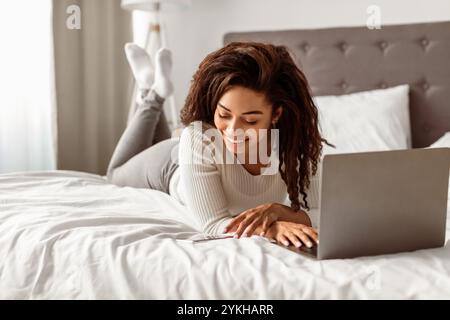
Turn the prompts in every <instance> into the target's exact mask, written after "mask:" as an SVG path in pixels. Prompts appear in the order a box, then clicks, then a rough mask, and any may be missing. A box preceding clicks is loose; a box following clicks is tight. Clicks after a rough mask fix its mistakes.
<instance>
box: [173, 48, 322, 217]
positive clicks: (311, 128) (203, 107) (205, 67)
mask: <svg viewBox="0 0 450 320" xmlns="http://www.w3.org/2000/svg"><path fill="white" fill-rule="evenodd" d="M232 86H242V87H245V88H248V89H252V90H254V91H256V92H259V93H264V94H265V96H266V99H267V101H268V102H269V103H271V104H272V106H273V110H275V107H278V106H282V107H283V112H282V114H281V117H280V118H279V120H278V123H277V126H276V128H277V129H279V138H280V140H279V142H280V143H279V144H280V146H279V158H280V163H279V169H278V170H279V172H280V175H281V177H282V179H283V180H284V182H285V183H286V185H287V191H288V194H289V199H290V201H291V208H292V209H293V210H295V211H298V210H300V202H299V194H302V196H303V202H304V203H303V207H304V208H306V209H308V210H309V206H308V202H307V200H306V198H307V195H306V190H307V189H308V188H309V186H310V179H309V178H310V176H311V175H314V174H316V172H317V166H318V162H319V161H320V156H321V154H322V141H323V142H325V143H327V144H329V143H328V142H327V141H326V140H325V139H323V138H322V137H321V135H320V132H319V127H318V111H317V108H316V106H315V104H314V101H313V99H312V95H311V93H310V88H309V85H308V82H307V80H306V77H305V75H304V74H303V72H302V71H301V70H300V69H299V68H298V67H297V65H296V64H295V62H294V60H293V59H292V57H291V55H290V53H289V52H288V49H287V48H286V47H285V46H276V45H272V44H264V43H258V42H232V43H230V44H228V45H226V46H225V47H223V48H221V49H219V50H217V51H214V52H212V53H210V54H208V55H207V56H206V58H205V59H204V60H203V61H202V62H201V63H200V65H199V68H198V70H197V72H196V73H195V74H194V76H193V79H192V81H191V87H190V90H189V94H188V96H187V98H186V102H185V105H184V107H183V109H182V110H181V114H180V119H181V122H182V124H183V125H185V126H188V125H189V124H190V123H192V122H194V121H202V122H204V123H207V124H210V125H212V126H214V113H215V111H216V108H217V104H218V102H219V100H220V98H221V97H222V95H223V94H224V93H225V92H226V91H227V90H228V89H230V88H231V87H232ZM329 145H330V144H329ZM283 163H284V164H285V168H284V171H283V170H282V169H283V168H282V166H283ZM297 168H298V169H297Z"/></svg>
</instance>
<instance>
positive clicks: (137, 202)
mask: <svg viewBox="0 0 450 320" xmlns="http://www.w3.org/2000/svg"><path fill="white" fill-rule="evenodd" d="M236 40H248V41H267V42H272V43H276V44H285V45H287V46H288V47H289V48H291V49H292V50H293V51H294V52H295V53H296V54H297V56H298V59H299V60H298V63H299V64H300V65H301V66H302V68H303V69H304V70H305V73H306V74H307V76H308V78H309V79H310V82H311V88H312V90H313V93H314V94H316V95H327V94H343V93H350V92H356V91H363V90H369V89H373V88H379V87H385V86H392V85H397V84H402V83H408V84H410V85H411V95H410V109H411V110H410V111H411V127H412V135H413V140H412V143H413V146H414V147H427V146H430V145H431V144H432V143H434V142H435V141H436V140H437V139H438V138H439V137H441V136H443V135H444V134H445V133H446V132H448V131H450V106H449V105H448V101H449V100H450V99H449V98H450V70H449V69H450V66H449V64H448V57H449V56H450V23H449V22H442V23H429V24H415V25H399V26H385V27H383V28H382V29H381V30H368V29H367V28H365V27H352V28H333V29H321V30H288V31H268V32H235V33H229V34H227V35H225V38H224V42H225V43H229V42H230V41H236ZM449 208H450V198H449V199H448V206H447V209H449ZM447 212H448V211H447ZM311 216H312V220H313V224H316V223H317V219H318V216H319V210H312V211H311ZM449 218H450V215H449V214H447V229H446V230H447V233H446V244H445V246H444V247H442V248H436V249H427V250H419V251H415V252H407V253H399V254H390V255H381V256H374V257H360V258H355V259H336V260H325V261H315V260H312V259H310V258H308V257H306V256H303V255H298V254H296V253H294V252H292V251H290V250H287V249H286V248H283V247H281V246H278V245H275V244H273V243H271V242H270V241H268V240H267V239H265V238H262V237H259V236H254V237H251V238H241V239H217V240H211V241H204V242H197V243H193V242H191V241H190V240H189V239H192V238H193V237H195V236H197V235H198V234H199V233H198V232H197V231H196V230H198V229H197V226H196V225H195V222H193V221H192V220H191V218H190V217H189V215H188V213H187V211H186V209H185V208H184V207H183V206H182V205H181V204H179V203H178V202H176V201H174V199H172V198H171V197H170V196H169V195H167V194H165V193H162V192H159V191H156V190H147V189H137V188H131V187H119V186H115V185H112V184H109V183H108V182H107V181H106V180H105V177H104V176H100V175H95V174H89V173H84V172H76V171H65V170H57V171H45V172H44V171H36V172H16V173H10V174H3V175H0V298H1V299H243V300H246V299H433V298H437V299H440V298H450V244H449V242H448V238H449V236H450V230H449V229H450V223H449Z"/></svg>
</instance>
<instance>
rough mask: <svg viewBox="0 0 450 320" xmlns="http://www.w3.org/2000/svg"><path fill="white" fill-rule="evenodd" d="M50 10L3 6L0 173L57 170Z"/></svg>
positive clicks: (46, 5) (25, 2)
mask: <svg viewBox="0 0 450 320" xmlns="http://www.w3.org/2000/svg"><path fill="white" fill-rule="evenodd" d="M51 9H52V3H51V0H39V1H36V0H21V1H4V0H2V1H0V44H1V45H0V46H1V47H0V48H1V49H0V173H7V172H17V171H29V170H54V169H56V150H55V149H56V147H55V145H56V143H55V140H54V139H56V133H55V132H54V131H55V130H54V128H55V126H54V123H55V117H56V115H55V113H54V107H55V105H54V72H53V62H52V61H53V47H52V43H53V41H52V19H51V17H52V16H51V13H52V11H51Z"/></svg>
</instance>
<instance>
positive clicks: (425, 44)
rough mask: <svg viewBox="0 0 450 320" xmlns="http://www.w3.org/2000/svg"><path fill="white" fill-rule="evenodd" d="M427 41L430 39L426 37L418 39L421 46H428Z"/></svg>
mask: <svg viewBox="0 0 450 320" xmlns="http://www.w3.org/2000/svg"><path fill="white" fill-rule="evenodd" d="M429 43H430V41H429V40H428V39H427V38H422V40H420V44H421V45H422V47H426V46H428V44H429Z"/></svg>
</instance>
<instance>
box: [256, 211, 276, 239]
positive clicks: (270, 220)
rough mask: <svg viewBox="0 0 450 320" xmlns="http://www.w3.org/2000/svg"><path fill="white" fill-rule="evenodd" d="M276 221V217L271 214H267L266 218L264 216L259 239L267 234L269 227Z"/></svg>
mask: <svg viewBox="0 0 450 320" xmlns="http://www.w3.org/2000/svg"><path fill="white" fill-rule="evenodd" d="M275 221H277V217H276V216H275V215H273V214H268V215H266V216H264V221H263V224H262V231H261V233H260V234H259V235H260V236H261V237H262V236H264V235H265V234H266V232H267V230H269V228H270V226H271V225H272V224H273V223H274V222H275Z"/></svg>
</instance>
